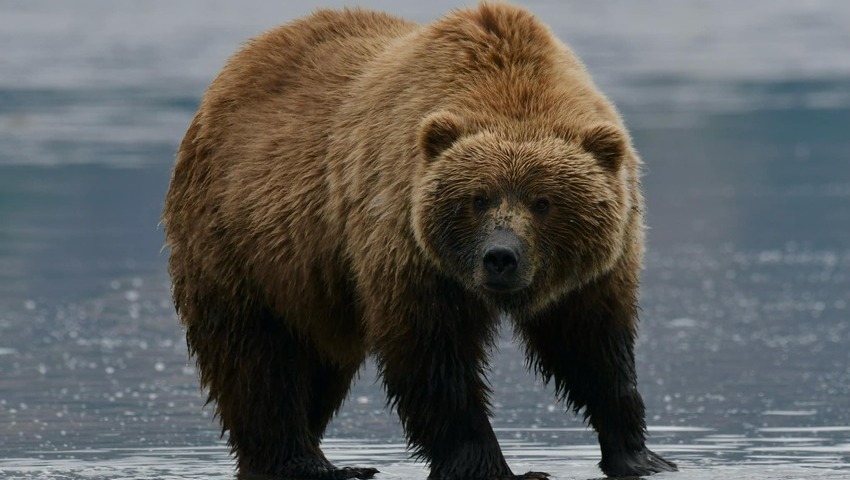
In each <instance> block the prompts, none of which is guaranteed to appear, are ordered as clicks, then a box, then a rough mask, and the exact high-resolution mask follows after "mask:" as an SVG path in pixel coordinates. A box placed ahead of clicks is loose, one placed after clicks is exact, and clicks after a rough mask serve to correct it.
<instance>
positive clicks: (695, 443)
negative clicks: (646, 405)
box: [0, 427, 850, 480]
mask: <svg viewBox="0 0 850 480" xmlns="http://www.w3.org/2000/svg"><path fill="white" fill-rule="evenodd" d="M651 431H653V432H664V431H665V428H664V427H659V428H657V429H651ZM673 431H674V432H676V433H682V432H683V431H685V432H690V433H701V434H703V435H704V432H700V429H673ZM497 433H502V434H504V433H505V432H504V431H500V432H497ZM563 433H570V431H569V429H567V430H563ZM826 441H827V440H826V439H823V438H819V437H818V436H812V437H811V438H809V437H796V438H783V437H777V438H756V439H748V438H745V437H743V436H738V435H704V436H694V438H693V439H691V440H690V442H692V443H679V444H677V445H665V446H663V447H661V448H657V449H656V450H658V451H659V453H662V454H665V455H666V456H668V457H674V458H677V459H680V460H679V465H680V467H681V468H682V469H683V470H685V469H686V471H687V478H693V479H696V480H701V479H706V480H707V479H715V478H747V479H776V478H795V479H814V478H824V477H830V478H842V476H843V475H846V473H847V470H846V469H848V468H850V464H848V463H847V461H846V458H847V454H848V452H850V444H844V445H838V446H831V447H823V446H821V444H823V443H824V442H826ZM501 443H502V446H503V449H504V452H505V457H506V459H507V460H508V462H509V463H510V465H511V467H512V468H513V470H514V471H516V472H525V471H529V470H537V471H539V470H547V471H549V472H550V473H552V474H553V475H555V476H556V477H557V478H598V477H599V475H600V474H599V470H598V469H597V468H596V465H595V463H596V461H598V450H599V449H598V447H597V446H596V445H595V444H594V445H589V444H588V445H581V444H579V445H575V444H570V445H564V446H553V445H550V444H546V443H535V442H530V441H510V440H502V442H501ZM761 445H769V446H761ZM777 445H779V446H777ZM741 450H744V451H746V452H748V454H747V456H746V458H745V459H744V461H738V462H735V464H734V465H733V464H730V463H727V462H728V459H724V458H723V457H724V456H726V455H727V454H728V452H732V451H741ZM325 453H326V454H327V456H328V457H329V458H330V459H331V460H332V461H333V462H334V463H335V464H337V465H340V466H349V465H350V466H358V465H359V466H363V465H368V466H374V467H376V468H378V469H379V470H380V473H379V474H378V475H377V476H376V478H377V479H379V480H381V479H383V480H389V479H411V478H424V477H426V476H427V474H428V470H427V468H426V467H425V466H424V465H423V464H419V463H413V462H411V461H409V460H408V458H407V457H408V452H407V450H406V448H405V445H404V444H403V443H398V444H388V443H374V442H370V441H368V440H356V439H348V440H340V439H329V440H327V441H326V442H325ZM724 460H726V461H724ZM233 470H234V467H233V461H232V460H231V459H230V458H229V457H228V456H227V455H226V453H225V450H224V449H223V448H221V447H219V446H208V447H197V446H196V447H177V448H163V447H153V448H117V449H116V448H112V449H87V450H64V451H53V452H40V454H39V455H38V457H37V458H32V457H26V458H8V459H5V460H0V472H3V473H4V474H5V475H7V476H10V477H16V476H20V477H21V478H24V477H25V478H32V479H47V478H55V475H57V474H60V475H61V476H62V478H68V479H82V478H89V479H111V478H136V479H164V478H173V479H190V478H210V479H216V478H220V479H225V478H232V477H233ZM678 476H681V474H675V473H664V474H660V475H658V476H654V477H653V478H658V479H659V480H661V479H664V478H675V477H678Z"/></svg>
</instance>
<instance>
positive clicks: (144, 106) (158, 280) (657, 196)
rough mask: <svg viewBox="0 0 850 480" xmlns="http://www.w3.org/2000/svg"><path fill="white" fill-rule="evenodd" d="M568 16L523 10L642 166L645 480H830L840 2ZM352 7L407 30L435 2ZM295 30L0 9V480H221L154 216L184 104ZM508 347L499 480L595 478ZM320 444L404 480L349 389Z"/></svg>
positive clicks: (380, 404)
mask: <svg viewBox="0 0 850 480" xmlns="http://www.w3.org/2000/svg"><path fill="white" fill-rule="evenodd" d="M568 3H569V4H561V3H560V2H554V1H549V2H546V1H538V2H525V4H527V5H528V6H529V7H530V8H531V9H532V10H533V11H535V12H536V13H538V14H539V15H540V16H541V17H542V18H544V19H545V21H546V22H548V23H549V24H550V25H551V26H552V28H553V30H554V31H555V32H556V33H557V34H558V35H559V36H560V37H561V38H562V39H564V40H565V41H567V42H568V43H570V44H571V45H572V46H573V47H574V49H575V50H576V52H577V53H578V54H579V55H581V56H582V57H583V59H584V60H585V61H586V63H587V64H588V66H589V67H590V69H591V71H592V72H593V74H594V75H595V78H596V79H597V81H598V83H599V84H600V85H601V87H602V88H603V89H604V90H605V91H606V92H608V93H609V94H610V95H611V97H612V98H613V100H614V101H615V102H616V103H617V104H618V105H619V106H620V108H621V109H622V111H623V114H624V116H625V118H626V121H627V123H628V124H629V126H630V128H631V130H632V133H633V135H634V140H635V143H636V145H637V147H638V149H639V150H640V151H641V153H642V155H643V157H644V159H645V161H646V176H645V177H644V187H645V193H646V196H647V201H648V210H649V215H648V223H649V226H650V230H649V232H648V233H649V248H648V255H647V260H646V270H645V272H644V277H643V279H644V281H643V290H642V324H641V337H640V340H639V343H638V348H637V362H638V370H639V378H640V384H641V386H640V389H641V391H642V393H643V396H644V399H645V401H646V405H647V411H648V418H647V420H648V423H649V424H650V427H649V430H650V434H651V436H650V444H651V446H652V448H653V449H655V450H656V451H658V452H660V453H662V454H664V455H665V456H666V457H667V458H669V459H671V460H674V461H676V462H678V463H679V466H680V468H681V472H679V473H669V474H663V475H659V476H658V478H669V479H673V478H679V479H713V478H755V479H762V478H764V479H768V478H784V479H792V478H793V479H798V478H800V479H811V478H822V477H825V478H850V400H848V398H850V353H848V347H850V2H827V1H806V2H802V1H796V0H781V1H780V0H774V1H760V2H749V3H744V2H740V1H732V0H722V1H712V2H708V1H697V0H692V1H682V2H668V1H662V0H652V1H642V2H628V1H626V0H620V1H604V2H578V1H575V2H568ZM324 5H331V6H334V5H339V2H325V3H324ZM362 5H365V6H370V7H375V8H381V9H385V10H389V11H392V12H394V13H398V14H400V15H404V16H407V17H409V18H413V19H416V20H420V21H428V20H430V19H433V18H435V17H436V16H438V15H439V14H440V13H441V12H444V11H445V10H447V9H448V8H450V7H451V6H453V3H451V2H447V1H445V0H438V1H431V2H412V1H405V2H390V1H388V0H386V1H374V2H365V1H364V2H362ZM315 6H317V5H302V3H299V4H298V6H295V5H293V4H290V3H284V2H259V1H248V2H225V1H223V0H222V1H201V0H189V1H187V0H183V1H181V2H170V1H164V0H156V1H151V0H146V1H145V2H110V1H106V0H103V1H92V0H76V1H74V2H48V1H34V0H28V1H27V2H0V45H2V53H0V476H2V477H4V478H61V479H83V478H85V479H92V478H141V479H166V478H167V479H201V478H204V479H206V478H229V477H231V476H232V472H233V463H232V461H231V460H230V459H229V457H228V456H227V449H226V447H225V445H224V443H223V441H222V440H220V439H219V432H218V427H217V425H216V424H215V422H214V421H213V419H212V418H211V417H212V414H211V409H210V408H209V407H207V408H203V403H204V398H203V395H202V393H201V392H200V391H199V388H198V383H197V379H196V372H195V369H194V367H193V364H192V362H191V361H189V360H188V359H187V355H186V348H185V343H184V340H183V336H182V332H181V330H180V328H179V324H178V322H177V319H176V318H175V316H174V313H173V309H172V307H171V303H170V299H169V290H168V289H169V286H168V278H167V275H166V272H165V255H164V254H163V253H161V252H160V248H161V245H162V232H161V230H160V229H158V226H157V223H158V216H159V212H160V210H161V205H162V197H163V194H164V192H165V189H166V187H167V183H168V177H169V170H170V168H171V164H172V161H173V157H174V152H175V150H176V148H177V144H178V142H179V141H180V139H181V137H182V135H183V133H184V132H185V129H186V127H187V125H188V123H189V121H190V119H191V116H192V114H193V112H194V109H195V108H196V107H197V104H198V100H199V98H200V95H201V94H202V92H203V89H204V87H205V86H206V84H207V83H208V82H209V81H210V80H211V79H212V77H213V76H214V75H215V73H216V72H217V70H218V69H219V68H220V67H221V65H222V64H223V62H224V61H225V59H226V58H227V56H228V55H229V54H230V53H231V52H232V51H233V50H234V49H235V48H237V46H238V44H239V43H240V42H242V41H244V40H245V39H246V38H248V37H250V36H251V35H254V34H256V33H258V32H260V31H262V30H263V29H266V28H269V27H271V26H273V25H274V24H276V23H280V22H283V21H287V20H290V19H292V18H294V17H296V16H299V15H302V14H304V13H306V12H308V11H310V10H312V9H313V8H314V7H315ZM510 336H511V332H510V329H509V328H508V327H507V326H506V328H505V331H504V335H503V338H504V339H503V341H501V344H500V350H499V354H498V355H497V356H496V357H495V360H494V365H493V371H492V375H491V377H490V378H491V381H492V383H493V386H494V390H495V394H494V398H493V400H494V404H495V409H494V418H493V423H494V426H495V427H496V430H497V434H498V436H499V438H500V440H501V443H502V445H503V448H504V450H505V452H506V455H507V457H508V459H509V462H510V463H511V465H512V466H513V467H514V470H515V471H525V470H529V469H533V470H542V471H548V472H550V473H552V474H553V475H555V476H556V477H557V478H579V479H585V478H596V477H600V476H601V472H600V471H599V470H598V469H597V468H596V466H595V464H596V462H597V461H598V457H599V449H598V446H597V445H596V442H595V438H594V436H593V435H592V434H591V432H589V431H588V430H587V429H586V428H585V427H584V425H583V424H582V423H581V422H580V421H579V420H577V419H575V418H573V417H572V416H571V415H566V414H564V412H563V408H562V407H561V406H559V405H557V404H556V403H555V402H554V398H553V395H552V392H551V391H550V390H547V389H546V388H545V387H544V386H543V385H541V384H540V382H539V381H536V380H535V379H534V378H533V377H532V376H531V375H530V374H529V373H528V372H527V371H526V369H525V367H524V363H523V358H522V356H521V354H520V353H519V352H518V351H517V349H516V348H515V347H514V346H513V344H512V343H511V339H510ZM328 437H329V438H328V439H327V440H326V442H325V449H326V452H327V454H328V456H329V457H330V458H331V459H332V460H333V461H335V462H336V463H338V464H340V465H367V466H375V467H377V468H379V469H380V470H381V471H382V473H381V474H380V475H379V477H378V478H379V479H380V478H385V479H390V478H425V477H426V475H427V470H426V469H425V468H424V466H423V465H422V464H419V463H414V462H413V461H411V460H409V458H408V454H407V452H406V450H405V448H404V438H403V434H402V431H401V428H400V426H399V424H398V421H397V419H396V417H395V415H394V414H393V413H392V412H390V411H388V410H387V409H386V408H385V407H384V397H383V393H382V391H381V389H380V387H379V386H378V385H377V384H376V383H375V376H374V369H373V367H372V366H371V365H370V366H368V367H367V368H366V369H364V371H363V372H362V375H361V377H360V379H359V381H358V383H357V384H356V386H355V388H354V390H353V392H352V395H351V397H350V398H349V400H348V402H347V403H346V405H345V407H344V408H343V410H342V412H341V414H340V416H339V417H338V418H337V419H336V420H335V421H334V423H333V424H332V426H331V428H330V431H329V433H328Z"/></svg>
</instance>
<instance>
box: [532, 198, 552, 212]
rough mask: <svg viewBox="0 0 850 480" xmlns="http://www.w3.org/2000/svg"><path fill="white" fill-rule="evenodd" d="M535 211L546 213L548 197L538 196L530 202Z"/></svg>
mask: <svg viewBox="0 0 850 480" xmlns="http://www.w3.org/2000/svg"><path fill="white" fill-rule="evenodd" d="M531 208H533V209H534V211H535V212H536V213H546V212H548V211H549V199H547V198H538V199H537V200H535V201H534V203H533V204H532V207H531Z"/></svg>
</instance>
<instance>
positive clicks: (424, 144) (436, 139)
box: [419, 112, 467, 160]
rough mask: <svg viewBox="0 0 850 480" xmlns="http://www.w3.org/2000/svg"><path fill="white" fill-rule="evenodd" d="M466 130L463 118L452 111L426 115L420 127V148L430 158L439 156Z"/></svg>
mask: <svg viewBox="0 0 850 480" xmlns="http://www.w3.org/2000/svg"><path fill="white" fill-rule="evenodd" d="M465 133H467V132H466V127H465V125H464V122H463V119H461V118H460V117H459V116H457V115H455V114H454V113H451V112H436V113H432V114H430V115H428V116H427V117H425V120H423V121H422V124H421V126H420V127H419V148H420V149H421V150H422V153H423V154H424V155H425V158H426V159H428V160H433V159H435V158H437V157H438V156H439V155H440V154H441V153H443V152H444V151H445V150H446V149H448V148H449V147H451V146H452V144H453V143H455V142H456V141H457V139H459V138H460V137H462V136H463V135H464V134H465Z"/></svg>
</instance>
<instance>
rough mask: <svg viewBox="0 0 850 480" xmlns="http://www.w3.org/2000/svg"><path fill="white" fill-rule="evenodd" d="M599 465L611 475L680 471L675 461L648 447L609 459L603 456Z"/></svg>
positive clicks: (621, 475) (631, 475)
mask: <svg viewBox="0 0 850 480" xmlns="http://www.w3.org/2000/svg"><path fill="white" fill-rule="evenodd" d="M611 460H613V461H611ZM599 467H600V468H601V469H602V471H603V472H605V475H608V476H609V477H633V476H641V475H652V474H653V473H661V472H676V471H678V468H676V464H675V463H673V462H670V461H667V460H664V459H663V458H661V457H660V456H658V454H656V453H655V452H653V451H652V450H650V449H648V448H644V449H643V450H639V451H637V452H634V453H631V454H625V455H622V456H619V457H617V458H614V459H609V461H606V459H604V458H603V460H602V462H600V463H599Z"/></svg>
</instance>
